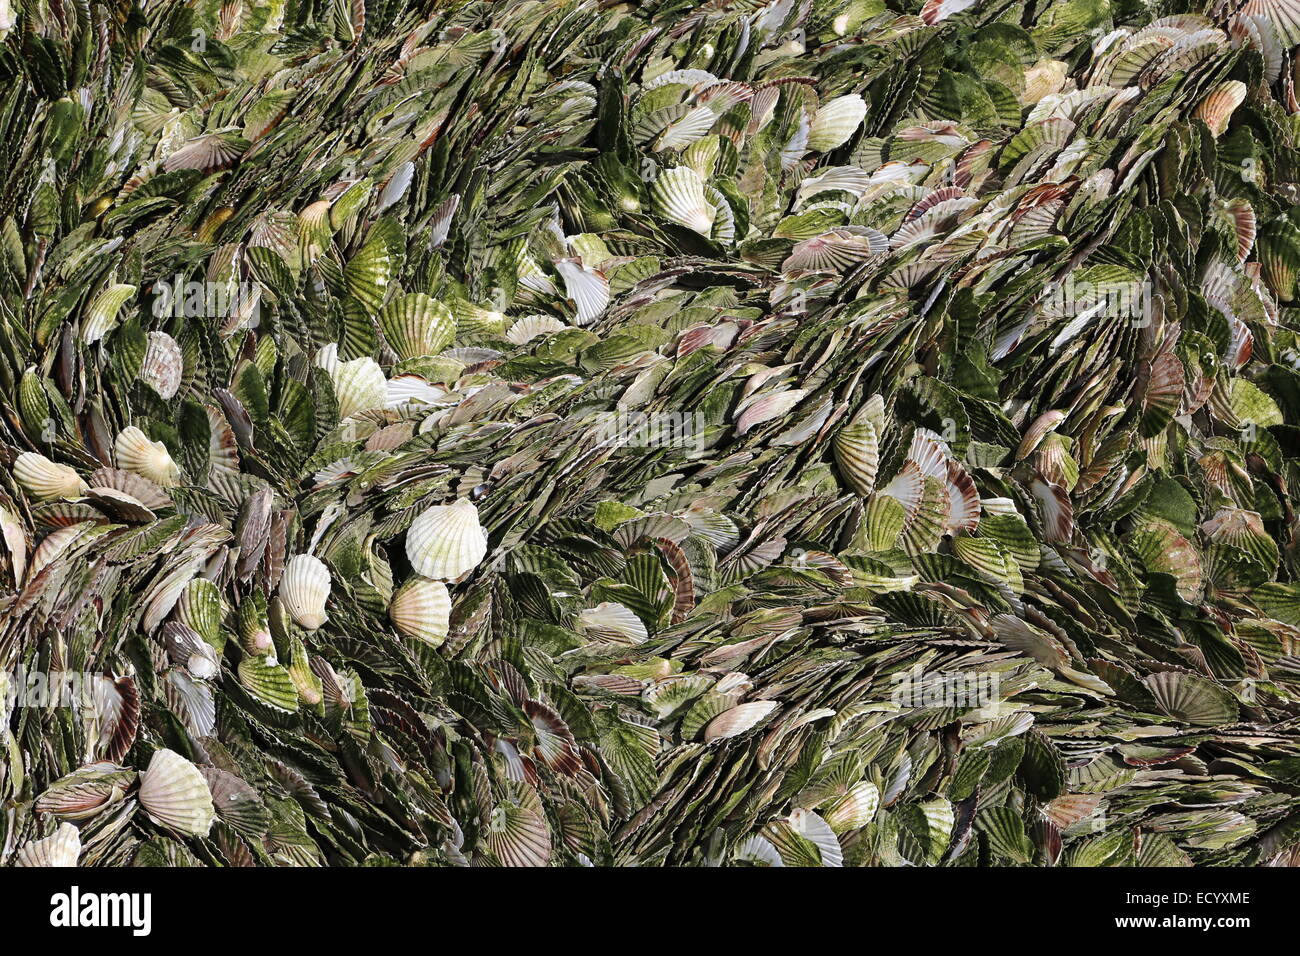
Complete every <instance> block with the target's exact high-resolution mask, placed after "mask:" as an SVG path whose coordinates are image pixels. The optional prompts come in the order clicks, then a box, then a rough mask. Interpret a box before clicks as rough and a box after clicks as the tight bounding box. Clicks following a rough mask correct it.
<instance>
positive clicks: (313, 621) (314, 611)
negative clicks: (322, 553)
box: [280, 554, 330, 631]
mask: <svg viewBox="0 0 1300 956" xmlns="http://www.w3.org/2000/svg"><path fill="white" fill-rule="evenodd" d="M329 596H330V572H329V568H327V567H325V564H324V562H322V561H321V560H320V559H319V558H316V557H313V556H312V555H310V554H295V555H294V556H293V557H292V558H290V559H289V563H288V564H286V565H285V566H284V576H283V577H282V578H280V600H281V601H282V602H283V603H284V606H285V608H286V610H288V612H289V616H290V617H292V618H293V620H294V623H295V624H297V625H298V626H299V627H302V628H306V629H307V630H309V631H314V630H316V629H317V628H318V627H320V626H321V625H322V624H324V623H325V618H326V615H325V602H326V601H328V600H329Z"/></svg>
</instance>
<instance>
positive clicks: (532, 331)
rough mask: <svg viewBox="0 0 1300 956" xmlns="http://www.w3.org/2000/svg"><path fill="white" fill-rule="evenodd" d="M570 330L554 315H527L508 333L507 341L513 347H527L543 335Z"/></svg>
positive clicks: (511, 327)
mask: <svg viewBox="0 0 1300 956" xmlns="http://www.w3.org/2000/svg"><path fill="white" fill-rule="evenodd" d="M566 328H568V326H567V325H565V324H564V323H563V322H561V321H560V320H559V319H557V318H555V316H553V315H526V316H524V317H523V318H522V319H520V320H519V321H518V322H516V323H515V324H514V325H512V326H510V331H509V332H507V333H506V341H507V342H510V343H511V344H512V345H526V344H527V343H529V342H531V341H532V340H533V339H535V338H537V337H538V336H542V335H550V334H551V333H552V332H559V331H562V330H563V329H566Z"/></svg>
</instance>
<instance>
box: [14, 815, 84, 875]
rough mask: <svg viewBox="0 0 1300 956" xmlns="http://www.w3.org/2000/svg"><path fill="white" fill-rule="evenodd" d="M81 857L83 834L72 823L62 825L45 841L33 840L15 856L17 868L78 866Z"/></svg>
mask: <svg viewBox="0 0 1300 956" xmlns="http://www.w3.org/2000/svg"><path fill="white" fill-rule="evenodd" d="M80 855H81V834H80V832H78V830H77V828H76V827H75V826H73V825H72V824H71V823H61V824H59V828H58V829H57V830H55V831H54V833H53V834H51V835H50V836H47V837H46V838H45V839H44V840H33V841H32V842H31V843H28V844H27V845H26V846H24V847H22V848H21V849H20V850H19V851H18V852H17V853H16V854H15V855H14V865H15V866H64V867H66V866H76V865H77V857H78V856H80Z"/></svg>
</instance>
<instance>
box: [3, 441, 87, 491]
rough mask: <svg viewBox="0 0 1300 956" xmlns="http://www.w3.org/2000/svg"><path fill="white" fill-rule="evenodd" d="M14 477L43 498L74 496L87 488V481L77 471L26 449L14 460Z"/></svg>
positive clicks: (25, 488)
mask: <svg viewBox="0 0 1300 956" xmlns="http://www.w3.org/2000/svg"><path fill="white" fill-rule="evenodd" d="M14 478H16V479H17V480H18V484H20V485H22V486H23V488H24V490H26V491H28V492H30V493H31V494H33V495H35V496H36V497H37V498H41V499H45V498H74V497H76V496H77V495H79V494H81V493H82V492H83V491H85V490H86V483H85V482H84V481H82V480H81V476H80V475H78V474H77V473H76V472H75V471H73V470H72V469H71V468H69V467H68V466H67V465H60V464H57V463H56V462H52V461H50V460H49V459H48V458H46V457H45V456H44V455H39V454H37V453H36V452H34V451H25V452H23V453H22V454H21V455H19V456H18V457H17V459H15V460H14Z"/></svg>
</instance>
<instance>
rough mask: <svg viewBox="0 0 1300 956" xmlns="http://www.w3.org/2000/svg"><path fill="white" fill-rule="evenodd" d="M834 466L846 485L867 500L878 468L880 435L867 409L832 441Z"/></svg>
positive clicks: (873, 485)
mask: <svg viewBox="0 0 1300 956" xmlns="http://www.w3.org/2000/svg"><path fill="white" fill-rule="evenodd" d="M832 448H833V450H834V452H835V463H836V464H837V465H839V466H840V472H841V474H843V475H844V480H845V482H846V483H847V484H848V485H849V487H850V488H852V489H853V490H854V491H856V492H857V493H858V494H860V495H862V496H863V497H866V496H867V495H869V494H871V492H872V491H874V490H875V487H876V472H877V471H878V470H879V468H880V435H879V434H878V433H877V431H876V426H875V423H874V421H873V420H872V414H871V411H870V410H869V409H863V410H862V411H861V412H859V413H858V414H857V415H856V416H854V418H853V420H852V421H850V422H849V423H848V424H847V425H845V426H844V427H843V428H841V429H840V430H839V431H838V432H837V433H836V434H835V438H834V439H833V440H832Z"/></svg>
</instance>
